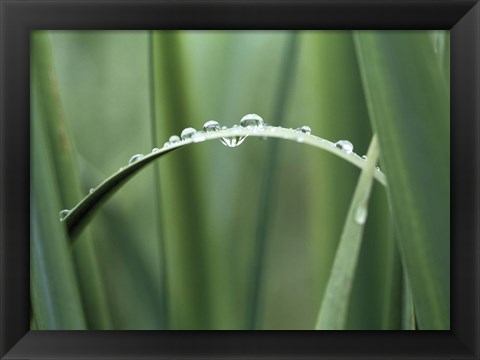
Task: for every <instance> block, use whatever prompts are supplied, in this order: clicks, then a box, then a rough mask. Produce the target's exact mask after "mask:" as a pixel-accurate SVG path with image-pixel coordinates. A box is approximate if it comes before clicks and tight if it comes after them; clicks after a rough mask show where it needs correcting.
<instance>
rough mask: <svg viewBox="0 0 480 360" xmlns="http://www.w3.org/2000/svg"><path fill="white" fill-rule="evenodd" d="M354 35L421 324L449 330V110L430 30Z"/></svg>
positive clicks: (400, 244) (403, 256)
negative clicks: (429, 33)
mask: <svg viewBox="0 0 480 360" xmlns="http://www.w3.org/2000/svg"><path fill="white" fill-rule="evenodd" d="M355 41H356V47H357V53H358V57H359V62H360V69H361V73H362V79H363V83H364V88H365V93H366V98H367V103H368V108H369V113H370V118H371V122H372V126H373V127H374V129H375V131H376V133H377V134H378V137H379V143H380V147H381V149H382V159H381V161H382V168H383V169H384V170H385V173H386V175H387V177H388V182H389V186H388V189H387V190H388V196H389V201H390V203H391V207H392V211H393V218H394V219H395V227H396V230H397V232H396V233H397V234H398V243H399V249H400V254H401V256H402V258H403V261H402V263H403V264H404V266H405V271H406V274H407V277H408V279H409V281H410V285H411V289H412V297H413V303H414V307H415V313H416V316H417V320H418V324H419V328H420V329H449V327H450V239H449V234H450V210H449V209H450V198H449V188H450V175H449V171H450V140H449V138H450V136H449V134H450V131H449V126H450V125H449V113H450V112H449V94H448V89H447V88H446V86H445V83H444V78H443V76H442V74H443V71H442V70H441V68H440V67H439V66H438V63H437V59H436V57H435V53H434V50H433V48H432V46H431V42H430V39H429V38H428V33H427V32H412V31H410V32H408V31H395V32H388V31H382V32H370V31H359V32H357V33H356V36H355ZM409 54H415V55H416V56H415V57H413V56H407V55H409Z"/></svg>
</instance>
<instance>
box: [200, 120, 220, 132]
mask: <svg viewBox="0 0 480 360" xmlns="http://www.w3.org/2000/svg"><path fill="white" fill-rule="evenodd" d="M218 130H220V124H219V123H218V122H217V121H215V120H210V121H207V122H206V123H205V124H203V131H205V132H206V133H209V132H212V131H218Z"/></svg>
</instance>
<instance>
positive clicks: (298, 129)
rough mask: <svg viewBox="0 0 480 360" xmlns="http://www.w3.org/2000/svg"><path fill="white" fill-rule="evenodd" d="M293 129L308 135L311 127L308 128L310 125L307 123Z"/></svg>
mask: <svg viewBox="0 0 480 360" xmlns="http://www.w3.org/2000/svg"><path fill="white" fill-rule="evenodd" d="M295 130H296V131H301V132H303V133H304V134H307V135H310V134H311V133H312V129H311V128H310V126H307V125H303V126H302V127H299V128H296V129H295Z"/></svg>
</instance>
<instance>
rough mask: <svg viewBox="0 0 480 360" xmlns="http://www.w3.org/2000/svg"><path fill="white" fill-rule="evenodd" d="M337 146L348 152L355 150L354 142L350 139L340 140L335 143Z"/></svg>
mask: <svg viewBox="0 0 480 360" xmlns="http://www.w3.org/2000/svg"><path fill="white" fill-rule="evenodd" d="M335 146H336V147H337V148H339V149H342V150H343V151H345V152H346V153H347V154H351V153H352V151H353V144H352V143H351V142H350V141H348V140H339V141H337V142H336V143H335Z"/></svg>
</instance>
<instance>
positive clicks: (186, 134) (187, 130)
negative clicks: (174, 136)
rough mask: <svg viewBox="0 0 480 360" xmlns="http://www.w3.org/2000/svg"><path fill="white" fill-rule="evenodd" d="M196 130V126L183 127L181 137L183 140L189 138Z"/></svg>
mask: <svg viewBox="0 0 480 360" xmlns="http://www.w3.org/2000/svg"><path fill="white" fill-rule="evenodd" d="M196 132H197V130H195V129H194V128H192V127H188V128H185V129H183V131H182V133H181V134H180V137H181V138H182V140H187V139H190V138H191V137H192V135H193V134H195V133H196Z"/></svg>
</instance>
